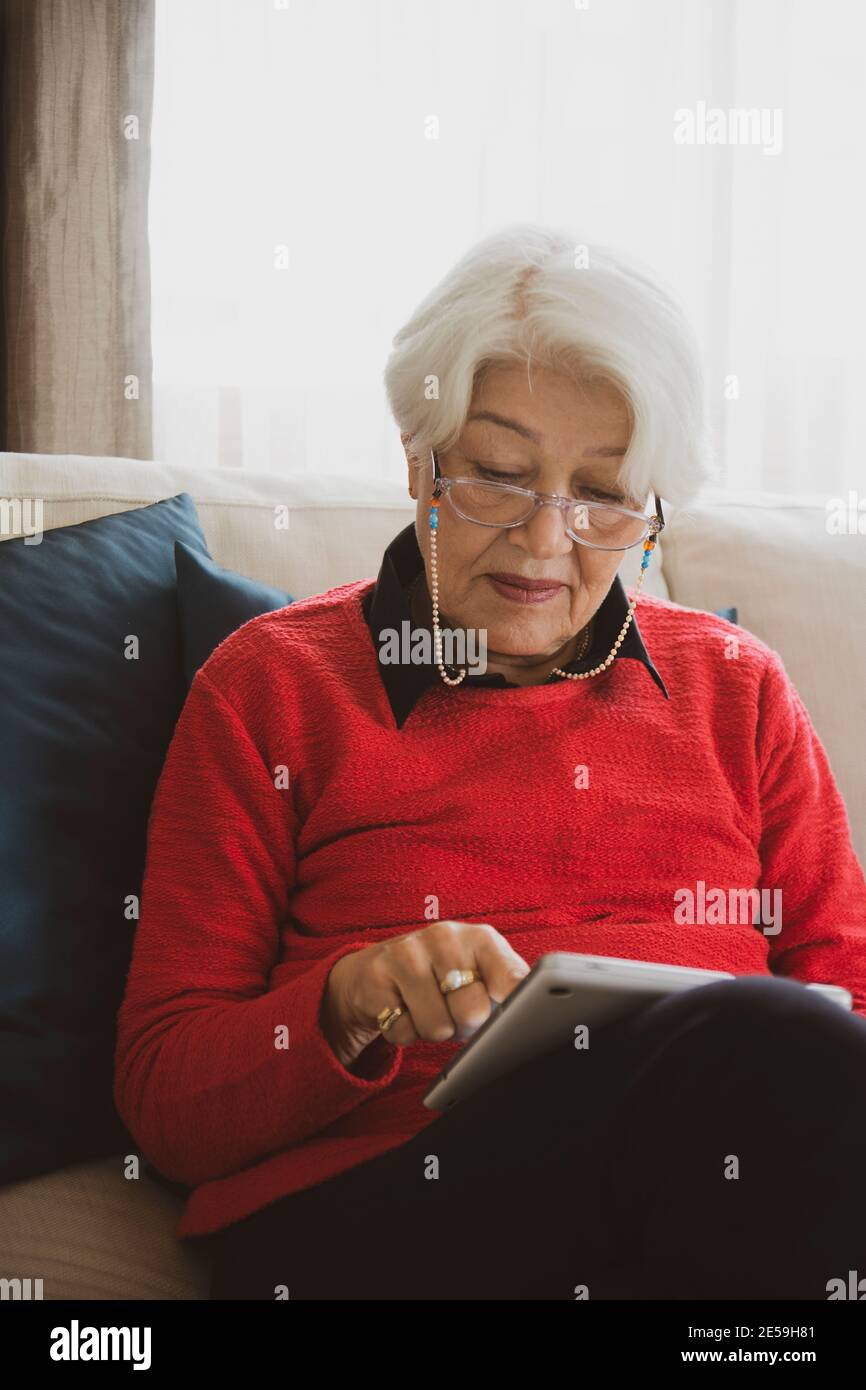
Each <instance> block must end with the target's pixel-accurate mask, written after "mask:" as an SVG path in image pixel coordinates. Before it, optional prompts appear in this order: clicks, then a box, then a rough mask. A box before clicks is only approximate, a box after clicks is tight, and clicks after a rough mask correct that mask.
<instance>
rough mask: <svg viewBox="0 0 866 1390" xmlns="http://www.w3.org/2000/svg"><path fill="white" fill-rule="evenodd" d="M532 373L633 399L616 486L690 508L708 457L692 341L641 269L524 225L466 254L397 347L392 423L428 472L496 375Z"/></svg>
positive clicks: (669, 300)
mask: <svg viewBox="0 0 866 1390" xmlns="http://www.w3.org/2000/svg"><path fill="white" fill-rule="evenodd" d="M533 361H536V362H537V363H538V364H539V365H543V366H548V367H552V368H553V369H554V370H557V371H561V372H564V373H566V374H567V375H569V376H572V377H573V378H574V379H575V380H576V381H583V382H586V381H591V380H592V379H593V378H601V379H604V380H606V381H608V382H610V383H612V384H613V385H614V386H616V387H617V388H618V389H619V390H620V392H621V393H622V394H623V396H624V397H625V399H626V402H627V404H628V407H629V412H630V416H631V425H632V432H631V438H630V441H629V446H628V450H627V452H626V455H625V458H624V460H623V465H622V469H621V470H620V474H619V479H620V482H621V483H622V484H623V486H624V487H625V488H626V489H627V490H628V492H629V493H631V494H632V496H634V497H642V498H645V497H646V496H647V494H648V493H649V492H650V490H651V489H655V491H657V492H658V493H659V495H660V496H661V497H662V498H667V499H668V500H669V501H670V502H672V503H674V505H682V504H684V503H686V502H688V501H689V500H691V498H692V497H694V495H695V494H696V492H697V491H698V490H699V488H700V486H701V484H702V483H703V482H704V480H705V479H706V478H707V476H708V474H709V465H710V462H711V457H712V455H711V449H710V444H709V439H708V431H707V425H706V417H705V405H704V389H703V378H702V372H701V366H700V356H699V351H698V346H697V341H696V338H695V335H694V332H693V330H692V328H691V326H690V324H689V322H688V320H687V319H686V317H685V315H684V313H683V311H682V309H681V308H680V307H679V305H678V303H677V302H676V300H675V299H674V297H673V295H672V294H671V293H670V292H669V291H668V290H667V289H665V288H664V287H663V286H662V285H661V284H660V283H659V282H658V280H657V278H656V277H655V276H654V275H653V274H652V273H651V272H650V271H649V270H648V269H645V268H642V267H640V266H639V265H638V264H637V263H636V262H635V261H634V260H631V259H629V258H627V257H626V256H624V255H622V254H621V253H620V252H619V251H615V250H613V249H611V248H609V247H605V246H599V245H591V246H586V245H585V244H582V243H580V242H579V241H578V240H577V239H576V238H574V237H570V236H568V234H567V233H565V232H562V231H558V230H556V229H553V228H550V227H541V226H538V225H536V224H534V223H517V224H514V225H512V226H509V227H505V228H503V229H502V230H501V231H498V232H496V233H494V234H493V235H492V236H487V237H484V238H483V239H482V240H481V241H479V242H477V243H476V244H475V245H474V246H472V247H470V249H469V250H468V251H467V252H466V254H465V255H464V256H462V257H461V259H460V260H459V261H458V262H457V264H456V265H455V266H453V268H452V269H451V270H450V271H449V272H448V274H447V275H445V277H444V278H443V279H442V280H440V281H439V283H438V284H437V285H435V286H434V287H433V289H432V290H431V291H430V292H429V294H428V295H427V296H426V298H425V299H423V300H422V302H421V303H420V304H419V305H418V307H417V309H416V310H415V312H414V313H413V314H412V316H411V318H410V319H409V321H408V323H406V324H405V325H404V326H403V328H401V329H400V331H399V333H397V335H396V337H395V338H394V342H393V350H392V352H391V354H390V356H389V358H388V362H387V365H386V367H385V389H386V391H387V395H388V401H389V404H390V407H391V412H392V414H393V416H394V419H395V420H396V422H397V424H398V426H399V427H400V430H401V433H402V434H403V435H404V437H405V436H406V435H411V436H414V442H413V445H412V451H413V452H414V453H415V454H417V457H418V458H419V460H420V461H421V462H422V463H427V462H429V460H430V450H431V449H434V448H435V449H437V450H442V451H445V450H446V449H449V448H450V447H451V446H452V445H453V444H455V443H456V442H457V440H458V438H459V437H460V434H461V431H462V429H463V426H464V423H465V421H466V416H467V414H468V412H469V407H470V402H471V400H472V392H473V389H474V386H475V384H476V382H477V381H478V380H480V377H481V375H482V373H483V372H484V371H485V370H486V369H487V368H488V367H491V366H495V365H500V364H502V365H504V364H507V363H514V362H526V364H527V367H528V368H531V364H532V362H533Z"/></svg>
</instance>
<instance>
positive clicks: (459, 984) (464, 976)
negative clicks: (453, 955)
mask: <svg viewBox="0 0 866 1390" xmlns="http://www.w3.org/2000/svg"><path fill="white" fill-rule="evenodd" d="M480 979H481V976H480V975H479V973H478V971H477V970H449V971H448V974H447V975H446V976H445V979H444V980H443V981H442V982H441V984H440V985H439V988H440V989H441V991H442V993H443V994H451V992H452V990H455V989H463V988H464V987H465V986H466V985H474V984H475V981H476V980H480Z"/></svg>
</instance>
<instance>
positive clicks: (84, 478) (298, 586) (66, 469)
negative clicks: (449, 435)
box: [0, 453, 866, 864]
mask: <svg viewBox="0 0 866 1390" xmlns="http://www.w3.org/2000/svg"><path fill="white" fill-rule="evenodd" d="M179 492H188V493H189V494H190V495H191V496H192V497H193V499H194V501H195V503H196V507H197V509H198V513H199V517H200V519H201V523H202V527H203V529H204V532H205V535H206V537H207V540H208V545H209V546H210V550H211V554H212V555H213V557H214V559H215V560H216V561H217V562H218V563H219V564H221V565H224V566H225V567H226V568H228V569H233V570H237V571H238V572H239V573H241V574H246V575H248V576H249V577H250V578H253V579H259V580H261V581H263V582H264V583H267V584H272V585H275V586H276V587H278V588H282V589H286V590H288V591H289V592H290V593H292V594H293V595H294V596H295V597H296V598H305V597H307V596H308V595H310V594H315V593H321V592H323V591H324V590H325V589H328V588H332V587H334V586H335V585H338V584H344V583H348V582H350V581H351V580H355V579H364V578H367V577H373V576H375V574H376V573H377V571H378V568H379V563H380V560H381V556H382V551H383V550H384V548H385V546H386V545H387V544H388V542H389V541H390V540H391V539H392V538H393V537H394V536H395V535H396V534H397V532H398V531H399V530H401V529H402V528H403V527H404V526H407V525H408V524H409V522H410V521H411V520H412V519H413V516H414V503H413V502H412V500H411V499H410V497H409V494H408V490H407V487H406V484H405V481H400V482H398V481H393V482H392V481H389V480H385V479H383V480H373V481H370V482H365V483H364V484H363V485H361V483H360V482H355V481H354V480H353V479H352V478H350V477H349V478H343V477H333V476H332V477H322V476H314V475H308V474H303V473H301V474H293V475H288V476H285V477H284V476H282V475H280V474H275V473H258V472H247V471H246V470H243V469H229V468H209V469H197V468H182V467H176V466H173V465H171V466H169V465H165V464H160V463H155V462H150V461H146V460H145V461H143V460H140V459H117V458H94V457H90V456H87V455H60V454H58V455H46V454H10V453H0V505H2V502H3V499H8V500H14V499H16V498H19V499H25V498H33V499H36V498H39V499H42V505H43V526H44V528H45V529H46V530H47V529H50V528H51V527H54V526H68V525H72V524H74V523H76V522H79V521H87V520H90V519H92V518H93V517H97V516H104V515H107V514H108V513H111V512H119V511H125V510H127V509H129V508H131V507H141V506H146V505H148V503H151V502H155V501H157V500H159V499H160V498H163V497H173V496H175V495H176V494H177V493H179ZM665 510H666V518H667V520H668V525H667V528H666V530H665V531H664V533H663V536H662V541H661V543H660V545H659V547H658V552H657V556H658V557H660V561H659V558H654V560H653V563H652V564H651V565H650V567H649V569H648V571H647V578H646V580H645V583H644V589H645V592H647V593H651V594H659V595H661V596H662V597H669V598H671V599H672V600H674V602H676V603H681V604H684V605H685V606H686V607H689V608H702V609H710V610H715V609H719V608H726V607H729V606H732V605H733V606H735V607H736V608H737V609H738V615H739V621H740V623H741V624H742V625H743V626H744V627H746V628H748V629H749V630H750V631H752V632H754V633H755V634H756V635H757V636H759V637H761V638H762V639H763V640H764V641H765V642H767V643H768V645H769V646H771V647H773V648H774V649H775V650H776V651H778V652H779V654H780V655H781V657H782V659H783V661H784V663H785V666H786V668H787V670H788V673H789V675H790V676H791V679H792V680H793V681H794V684H795V685H796V686H797V689H798V690H799V692H800V694H801V696H802V698H803V702H804V704H805V705H806V708H807V709H808V710H809V713H810V715H811V717H812V720H813V722H814V724H815V727H816V729H817V731H818V734H819V736H820V738H821V740H822V742H823V743H824V745H825V747H826V749H827V753H828V756H829V758H830V763H831V765H832V767H833V771H834V773H835V776H836V779H837V781H838V783H839V786H840V789H841V791H842V794H843V796H844V798H845V801H846V805H847V808H848V815H849V819H850V821H851V826H852V835H853V839H854V844H855V848H856V849H857V852H858V854H859V856H860V860H861V863H863V864H866V534H859V533H858V532H857V531H856V529H855V530H854V532H853V533H851V532H850V531H849V532H848V533H845V532H844V531H843V533H842V534H834V533H833V530H832V529H830V528H828V517H827V506H826V499H824V498H819V497H811V498H792V497H775V496H768V495H765V494H760V493H757V494H752V495H740V496H731V495H730V494H722V493H712V492H710V493H707V494H706V495H705V496H704V497H703V498H702V500H701V501H700V502H699V503H696V504H694V505H692V506H691V507H689V508H686V509H681V510H679V511H677V510H676V509H674V508H671V507H666V509H665ZM6 511H7V516H6V524H7V531H6V534H14V533H15V532H14V531H10V530H9V526H8V523H9V521H10V520H12V519H14V518H13V517H12V513H11V510H10V509H9V508H8V507H7V509H6ZM284 517H287V518H288V526H287V528H284V527H283V526H282V525H280V524H278V522H281V521H282V520H283V518H284ZM3 526H4V517H3V516H2V515H0V537H2V535H3ZM864 527H866V516H864ZM640 556H641V550H640V547H638V548H637V549H636V550H634V551H632V552H630V553H629V554H628V555H627V556H626V557H625V559H624V561H623V564H622V566H621V570H620V573H621V574H622V577H623V580H624V582H625V583H626V584H627V585H629V586H631V585H632V584H633V583H634V581H635V579H636V577H637V573H638V568H639V565H640ZM660 669H661V670H662V675H664V670H663V668H662V667H661V666H660Z"/></svg>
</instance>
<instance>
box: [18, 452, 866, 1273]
mask: <svg viewBox="0 0 866 1390" xmlns="http://www.w3.org/2000/svg"><path fill="white" fill-rule="evenodd" d="M359 473H360V470H359ZM179 492H188V493H189V494H190V495H191V496H192V497H193V499H194V500H195V502H196V505H197V507H198V511H199V516H200V519H201V523H202V527H203V529H204V532H205V535H206V537H207V540H208V544H209V546H210V550H211V554H212V555H213V557H214V559H215V560H216V561H217V562H218V563H219V564H221V565H224V566H226V567H227V568H229V569H234V570H237V571H239V572H240V573H243V574H246V575H248V576H250V577H251V578H254V579H259V580H262V581H264V582H266V583H269V584H273V585H276V586H278V587H280V588H282V589H286V590H288V591H289V592H290V593H292V594H293V595H294V596H295V597H296V598H303V597H305V596H307V595H309V594H313V593H318V592H321V591H322V590H324V589H327V588H330V587H332V586H334V585H336V584H342V583H346V582H348V581H349V580H353V579H359V578H363V577H365V576H368V575H369V576H374V575H375V574H376V573H377V571H378V567H379V561H380V558H381V554H382V551H383V549H384V547H385V545H386V544H387V543H388V541H389V540H390V539H391V538H392V537H393V536H394V535H395V534H396V533H397V531H398V530H400V529H401V528H402V527H403V526H405V525H407V524H408V523H409V521H410V520H411V519H412V517H413V514H414V507H413V504H412V502H411V500H410V498H409V496H408V492H407V489H406V486H405V483H403V482H400V483H397V482H394V483H391V482H387V481H382V482H377V483H373V484H371V485H370V484H368V485H365V486H361V485H360V484H359V483H357V482H355V481H353V480H352V479H346V478H338V477H329V478H317V477H312V476H308V475H306V474H295V475H291V476H285V477H284V476H282V475H276V474H265V473H254V472H245V471H242V470H235V469H208V470H195V469H184V468H176V467H167V466H164V465H160V464H158V463H151V462H142V461H140V460H135V459H103V458H91V457H86V456H62V455H38V454H29V455H28V454H0V502H2V500H3V499H4V498H5V499H15V498H28V497H29V498H34V497H38V498H41V499H42V500H43V508H44V510H43V517H44V526H45V528H46V529H49V528H51V527H54V526H68V525H72V524H74V523H76V522H79V521H86V520H90V519H92V518H93V517H98V516H104V515H106V514H108V513H111V512H118V511H124V510H126V509H128V508H131V507H139V506H146V505H147V504H148V503H150V502H154V501H157V500H158V499H160V498H164V497H172V496H174V495H176V494H177V493H179ZM826 500H827V499H825V498H823V497H812V498H791V497H770V496H766V495H761V494H755V495H751V496H745V495H744V496H736V497H734V496H721V495H715V494H712V493H709V494H707V496H706V497H705V498H703V499H702V500H701V501H700V502H699V503H697V504H695V505H693V506H691V507H690V508H688V509H687V510H681V511H679V512H675V511H674V509H673V508H666V515H667V517H668V527H667V529H666V530H665V532H664V534H663V537H662V542H661V545H660V547H659V552H660V555H661V565H659V563H658V560H657V559H656V560H654V561H653V563H652V565H651V566H650V569H649V572H648V575H649V577H648V580H647V582H646V584H645V588H646V590H647V592H650V593H657V594H661V595H662V596H664V597H668V598H670V599H672V600H673V601H674V602H676V603H680V604H683V605H685V606H687V607H691V608H707V609H718V608H723V607H727V606H730V605H733V606H735V607H736V608H737V609H738V613H739V621H740V623H741V624H742V625H743V626H744V627H746V628H748V629H750V630H751V631H752V632H754V633H756V634H757V635H758V636H759V637H761V638H762V639H763V640H764V641H765V642H767V643H768V644H769V645H770V646H772V647H774V648H775V649H776V650H777V651H778V652H779V653H780V654H781V656H782V658H783V660H784V662H785V665H786V667H787V670H788V672H789V674H790V675H791V677H792V679H793V681H794V683H795V684H796V686H797V688H798V690H799V691H800V694H801V695H802V697H803V700H804V703H805V705H806V707H807V709H808V710H809V712H810V714H811V717H812V720H813V722H814V724H815V727H816V729H817V731H818V734H819V736H820V737H821V739H822V741H823V743H824V746H825V748H826V749H827V753H828V756H829V758H830V762H831V765H832V767H833V770H834V773H835V775H836V778H837V781H838V783H839V786H840V788H841V791H842V794H843V796H844V798H845V801H846V805H847V807H848V813H849V819H850V821H851V829H852V837H853V840H854V845H855V848H856V850H857V853H858V855H859V857H860V861H861V863H863V864H866V535H857V534H847V535H834V534H831V533H830V530H828V526H827V511H826ZM276 506H287V507H288V509H289V518H290V520H289V526H288V528H287V529H285V530H281V529H277V528H276V527H275V526H274V521H273V518H274V508H275V507H276ZM12 511H13V509H11V508H7V509H6V517H7V520H8V519H9V517H10V516H11V514H12ZM2 526H3V521H2V517H0V528H2ZM9 534H10V530H9V527H8V526H7V529H6V534H5V535H4V534H2V529H0V540H2V539H7V538H8V536H9ZM639 559H640V554H639V551H637V552H635V553H634V554H632V555H631V556H629V557H628V559H627V562H626V563H625V564H624V567H623V577H624V579H625V581H626V583H627V584H629V585H630V584H631V583H633V581H634V578H635V577H636V573H637V566H638V564H639ZM639 619H640V608H638V620H639ZM660 669H661V671H662V675H664V666H663V663H660ZM121 1158H122V1156H121V1155H118V1156H116V1157H112V1158H108V1159H105V1160H103V1161H101V1162H98V1163H88V1164H81V1165H77V1166H75V1167H73V1168H68V1169H64V1170H63V1171H60V1172H57V1173H54V1174H50V1175H47V1176H42V1177H39V1178H35V1179H32V1180H29V1181H26V1182H19V1183H14V1184H11V1185H8V1186H6V1187H5V1188H3V1189H2V1190H0V1278H10V1279H11V1278H16V1277H23V1276H27V1274H28V1273H31V1272H32V1274H33V1276H34V1277H36V1276H38V1277H41V1278H43V1281H44V1284H43V1288H44V1296H45V1297H46V1298H53V1299H62V1298H91V1299H101V1298H123V1299H128V1298H144V1299H157V1298H170V1299H195V1298H203V1297H206V1296H207V1287H208V1269H207V1261H206V1259H205V1258H204V1257H203V1256H202V1255H201V1254H198V1253H193V1252H192V1251H190V1250H188V1249H186V1248H184V1247H183V1246H181V1245H180V1243H179V1242H178V1241H177V1240H176V1239H175V1238H174V1226H175V1222H176V1220H177V1217H178V1215H179V1212H180V1210H181V1207H182V1202H181V1199H180V1198H177V1197H175V1196H174V1195H172V1194H171V1193H169V1192H167V1191H166V1190H165V1189H163V1188H162V1187H160V1186H159V1185H157V1184H156V1183H155V1182H153V1181H152V1180H150V1179H148V1178H142V1179H139V1180H138V1181H136V1182H130V1181H127V1180H126V1179H125V1178H124V1176H123V1172H122V1165H121Z"/></svg>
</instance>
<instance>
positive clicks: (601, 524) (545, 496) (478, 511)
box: [430, 449, 665, 550]
mask: <svg viewBox="0 0 866 1390" xmlns="http://www.w3.org/2000/svg"><path fill="white" fill-rule="evenodd" d="M430 452H431V454H432V455H433V479H434V481H433V496H434V497H442V496H447V498H448V501H449V502H450V504H451V506H452V507H453V508H454V510H455V512H456V513H457V515H458V516H459V517H462V518H463V520H464V521H474V522H475V524H476V525H477V526H497V527H500V528H508V527H511V526H523V525H524V524H525V522H527V521H528V520H529V518H530V517H531V516H533V515H534V513H535V512H536V510H537V509H538V508H539V507H558V508H559V510H560V512H562V514H563V516H564V517H565V529H566V531H567V532H568V534H569V536H570V537H571V539H572V540H574V541H577V543H578V545H587V546H589V547H590V548H591V549H593V550H631V548H632V546H635V545H640V544H641V542H642V541H645V540H646V539H647V537H648V536H657V535H658V534H659V533H660V532H661V531H663V530H664V526H665V519H664V514H663V512H662V507H661V502H660V501H659V498H658V494H657V493H655V492H654V493H653V503H654V506H655V515H654V516H645V515H644V513H643V512H635V511H632V510H631V509H630V508H629V507H618V506H615V505H611V504H610V503H608V502H582V501H577V500H575V498H573V497H558V496H557V495H556V493H553V492H534V491H533V490H532V489H531V488H526V487H516V486H515V485H514V484H512V483H494V482H489V481H486V480H485V479H481V478H478V479H476V478H443V476H442V474H441V472H440V469H439V459H438V457H437V455H436V450H435V449H431V451H430Z"/></svg>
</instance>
